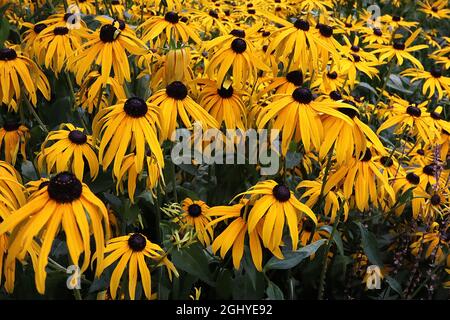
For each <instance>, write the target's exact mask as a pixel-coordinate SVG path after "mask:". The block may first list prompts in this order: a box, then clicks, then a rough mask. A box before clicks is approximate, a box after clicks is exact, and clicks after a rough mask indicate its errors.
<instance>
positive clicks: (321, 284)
mask: <svg viewBox="0 0 450 320" xmlns="http://www.w3.org/2000/svg"><path fill="white" fill-rule="evenodd" d="M342 211H343V208H342V207H341V208H340V209H339V211H338V214H337V217H336V220H335V221H334V224H333V229H332V231H331V234H330V237H329V238H328V241H327V248H326V250H325V255H324V258H323V266H322V271H321V272H320V278H319V291H318V294H317V299H318V300H323V293H324V291H325V277H326V274H327V268H328V253H329V252H330V249H331V244H332V242H333V237H334V234H335V233H336V230H337V226H338V224H339V221H340V220H341V215H342Z"/></svg>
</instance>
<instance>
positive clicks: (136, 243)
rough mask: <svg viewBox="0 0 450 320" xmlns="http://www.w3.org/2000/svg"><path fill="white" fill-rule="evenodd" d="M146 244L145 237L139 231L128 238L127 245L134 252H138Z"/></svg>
mask: <svg viewBox="0 0 450 320" xmlns="http://www.w3.org/2000/svg"><path fill="white" fill-rule="evenodd" d="M146 245H147V239H146V238H145V237H144V236H143V235H142V234H140V233H133V234H132V235H131V236H130V237H129V238H128V246H129V247H130V249H131V250H133V251H135V252H140V251H142V250H144V248H145V246H146Z"/></svg>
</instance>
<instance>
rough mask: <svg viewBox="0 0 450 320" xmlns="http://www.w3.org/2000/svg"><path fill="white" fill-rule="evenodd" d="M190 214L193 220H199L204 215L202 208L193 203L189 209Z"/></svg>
mask: <svg viewBox="0 0 450 320" xmlns="http://www.w3.org/2000/svg"><path fill="white" fill-rule="evenodd" d="M188 214H189V215H190V216H191V217H193V218H197V217H198V216H199V215H201V214H202V207H200V206H199V205H198V204H196V203H193V204H191V205H190V206H189V207H188Z"/></svg>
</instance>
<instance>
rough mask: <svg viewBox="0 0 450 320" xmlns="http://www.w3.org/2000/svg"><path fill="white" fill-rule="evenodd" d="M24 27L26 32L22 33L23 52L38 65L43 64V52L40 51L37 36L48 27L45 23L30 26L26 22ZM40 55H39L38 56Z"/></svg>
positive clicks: (30, 24)
mask: <svg viewBox="0 0 450 320" xmlns="http://www.w3.org/2000/svg"><path fill="white" fill-rule="evenodd" d="M23 26H24V27H26V28H28V30H27V31H25V32H24V33H23V43H24V44H25V50H24V51H25V52H26V53H28V55H29V56H30V57H32V58H34V59H35V60H36V61H37V63H38V64H39V65H43V64H44V63H45V55H44V54H43V53H44V52H41V51H40V49H39V48H40V41H41V40H40V39H39V38H38V36H39V34H40V33H41V32H42V31H44V30H45V29H46V28H47V27H48V26H47V25H46V24H45V23H37V24H32V23H29V22H26V23H24V24H23ZM39 53H41V54H39Z"/></svg>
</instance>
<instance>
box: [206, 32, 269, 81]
mask: <svg viewBox="0 0 450 320" xmlns="http://www.w3.org/2000/svg"><path fill="white" fill-rule="evenodd" d="M250 32H251V31H250ZM219 45H221V46H220V48H219V49H217V50H216V52H215V53H214V54H213V55H212V58H211V60H210V61H209V64H208V66H207V68H206V73H207V74H208V76H209V78H210V79H216V81H217V83H218V84H219V85H221V84H223V82H224V80H225V77H226V75H227V73H228V72H229V71H230V74H231V76H232V79H233V83H234V84H235V86H236V87H237V88H238V89H240V88H242V87H243V86H244V85H245V83H246V82H250V81H252V80H253V81H254V80H255V79H256V78H257V72H258V70H263V71H270V68H269V67H268V66H266V64H265V63H264V62H263V61H262V60H261V58H260V57H259V55H258V52H257V50H256V48H255V47H254V46H253V44H252V42H251V41H250V40H249V39H248V38H247V37H246V31H244V30H237V29H236V30H232V31H231V33H230V35H227V36H222V37H217V38H215V39H214V40H211V41H209V42H208V43H207V44H205V48H206V49H207V50H210V49H211V48H213V47H218V46H219Z"/></svg>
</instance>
